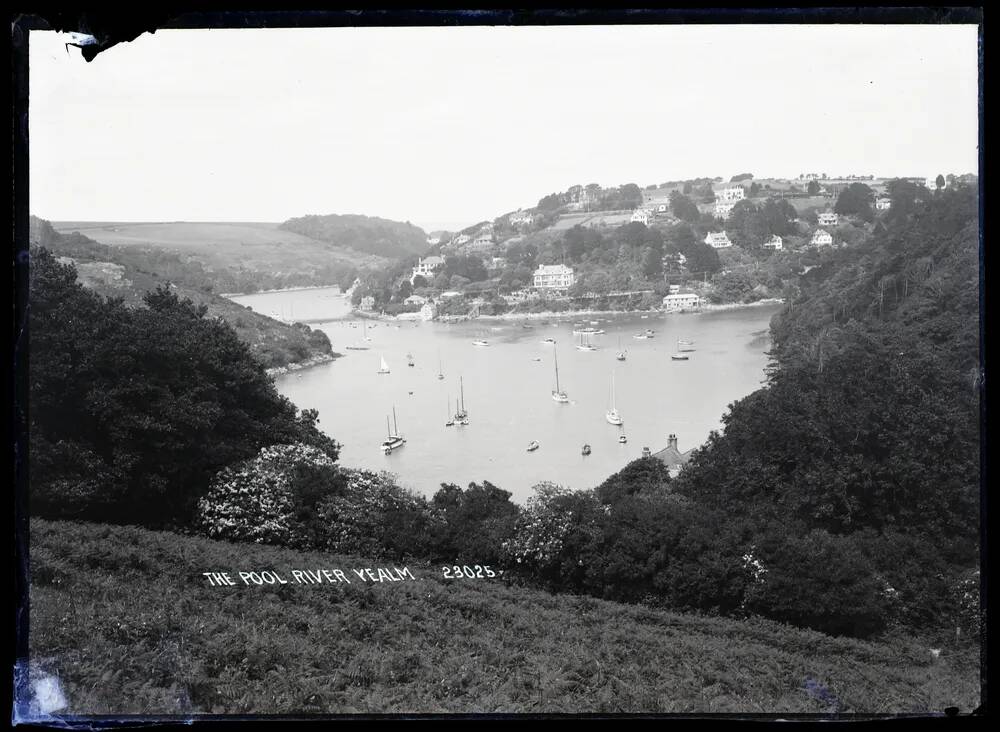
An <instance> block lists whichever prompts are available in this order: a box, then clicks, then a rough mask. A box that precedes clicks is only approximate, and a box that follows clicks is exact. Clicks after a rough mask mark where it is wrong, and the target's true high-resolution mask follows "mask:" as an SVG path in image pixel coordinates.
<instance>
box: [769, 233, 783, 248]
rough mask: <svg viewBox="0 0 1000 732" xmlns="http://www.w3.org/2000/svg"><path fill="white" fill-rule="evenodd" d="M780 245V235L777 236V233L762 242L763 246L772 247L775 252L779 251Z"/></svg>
mask: <svg viewBox="0 0 1000 732" xmlns="http://www.w3.org/2000/svg"><path fill="white" fill-rule="evenodd" d="M782 245H783V243H782V240H781V237H780V236H778V235H777V234H775V235H774V236H772V237H771V238H770V239H768V240H767V241H766V242H764V248H765V249H773V250H775V251H776V252H780V251H781V249H782Z"/></svg>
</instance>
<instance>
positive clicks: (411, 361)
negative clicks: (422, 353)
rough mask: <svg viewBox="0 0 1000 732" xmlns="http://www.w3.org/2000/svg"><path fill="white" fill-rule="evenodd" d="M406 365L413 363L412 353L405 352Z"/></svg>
mask: <svg viewBox="0 0 1000 732" xmlns="http://www.w3.org/2000/svg"><path fill="white" fill-rule="evenodd" d="M406 365H407V366H412V365H413V354H412V353H407V354H406Z"/></svg>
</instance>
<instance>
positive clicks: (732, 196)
mask: <svg viewBox="0 0 1000 732" xmlns="http://www.w3.org/2000/svg"><path fill="white" fill-rule="evenodd" d="M715 197H716V198H717V199H719V200H720V201H725V202H727V203H736V202H737V201H742V200H743V199H745V198H746V197H747V194H746V191H744V190H743V187H742V186H732V187H730V188H723V189H722V190H721V191H719V192H718V193H717V194H716V195H715Z"/></svg>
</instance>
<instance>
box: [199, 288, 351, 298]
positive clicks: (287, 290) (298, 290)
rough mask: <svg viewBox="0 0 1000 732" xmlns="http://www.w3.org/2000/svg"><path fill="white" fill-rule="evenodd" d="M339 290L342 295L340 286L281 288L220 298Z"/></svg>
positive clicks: (229, 294) (220, 294)
mask: <svg viewBox="0 0 1000 732" xmlns="http://www.w3.org/2000/svg"><path fill="white" fill-rule="evenodd" d="M335 287H336V288H337V290H338V291H339V292H340V294H341V295H343V294H344V291H343V290H341V289H340V286H339V285H309V286H307V287H281V288H279V289H277V290H257V291H256V292H220V293H219V297H224V298H226V299H227V300H233V298H236V297H253V296H254V295H274V294H277V293H279V292H305V291H307V290H331V289H333V288H335Z"/></svg>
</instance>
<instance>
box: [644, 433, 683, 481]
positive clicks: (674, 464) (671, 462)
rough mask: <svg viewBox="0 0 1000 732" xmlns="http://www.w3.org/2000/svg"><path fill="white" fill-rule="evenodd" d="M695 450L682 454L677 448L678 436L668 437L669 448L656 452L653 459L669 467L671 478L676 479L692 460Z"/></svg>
mask: <svg viewBox="0 0 1000 732" xmlns="http://www.w3.org/2000/svg"><path fill="white" fill-rule="evenodd" d="M692 452H693V450H688V451H687V452H681V451H680V450H679V449H678V447H677V435H674V434H671V435H668V436H667V446H666V447H665V448H663V449H662V450H660V451H659V452H654V453H653V455H652V457H655V458H656V459H657V460H659V461H660V462H662V463H663V464H664V465H666V466H667V470H668V471H669V473H670V477H671V478H676V477H677V475H678V474H679V473H680V472H681V470H682V469H683V468H684V466H685V465H687V464H688V462H689V461H690V460H691V453H692Z"/></svg>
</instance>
